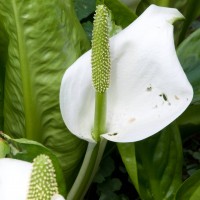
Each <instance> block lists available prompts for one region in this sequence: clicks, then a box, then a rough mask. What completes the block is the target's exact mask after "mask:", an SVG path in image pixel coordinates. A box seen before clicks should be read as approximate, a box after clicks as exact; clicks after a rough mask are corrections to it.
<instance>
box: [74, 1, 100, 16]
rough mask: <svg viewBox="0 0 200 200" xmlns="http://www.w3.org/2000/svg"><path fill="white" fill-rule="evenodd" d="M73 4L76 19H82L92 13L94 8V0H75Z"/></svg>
mask: <svg viewBox="0 0 200 200" xmlns="http://www.w3.org/2000/svg"><path fill="white" fill-rule="evenodd" d="M74 5H75V10H76V14H77V16H78V19H79V20H82V19H84V18H87V17H88V16H89V15H90V14H92V13H94V11H95V8H96V0H89V1H88V0H75V1H74Z"/></svg>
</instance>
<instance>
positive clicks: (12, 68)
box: [0, 0, 88, 187]
mask: <svg viewBox="0 0 200 200" xmlns="http://www.w3.org/2000/svg"><path fill="white" fill-rule="evenodd" d="M1 23H2V24H3V25H4V27H3V31H5V32H6V35H7V40H8V41H9V46H4V49H6V48H8V59H7V65H6V74H5V84H4V90H5V92H4V93H5V96H4V128H3V129H4V132H5V133H7V134H9V135H11V136H13V137H17V138H21V137H24V138H28V139H31V140H36V141H39V142H41V143H43V144H44V145H46V146H47V147H48V148H50V149H51V150H53V152H54V153H55V154H56V155H57V156H58V158H59V159H60V162H61V164H62V167H63V169H64V173H65V176H66V177H68V178H67V180H68V187H70V184H71V183H70V182H73V175H74V173H75V172H74V170H75V169H76V168H77V167H78V165H79V162H80V160H81V159H82V157H83V155H84V152H85V143H83V142H82V141H80V140H78V139H77V138H75V137H74V136H72V135H71V133H70V132H69V131H68V130H67V129H66V127H65V125H64V123H63V121H62V117H61V115H60V109H59V88H60V82H61V78H62V75H63V73H64V71H65V70H66V68H67V67H68V66H69V65H70V64H72V63H73V62H74V61H75V60H76V59H77V58H78V57H79V56H80V55H81V54H82V53H83V52H84V51H85V50H86V49H87V48H88V41H87V39H86V36H85V34H84V32H83V30H82V28H81V26H80V25H79V23H78V21H77V19H76V17H75V13H74V9H73V7H72V5H71V1H70V0H66V1H62V0H45V1H40V0H35V1H31V0H26V1H19V0H13V1H6V0H0V24H1ZM0 56H4V55H0ZM2 59H3V57H1V60H2Z"/></svg>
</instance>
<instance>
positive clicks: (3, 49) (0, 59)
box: [0, 23, 8, 130]
mask: <svg viewBox="0 0 200 200" xmlns="http://www.w3.org/2000/svg"><path fill="white" fill-rule="evenodd" d="M1 27H2V24H1V23H0V130H3V99H4V75H5V63H6V59H7V46H8V41H7V38H6V34H5V32H4V31H3V30H2V28H1Z"/></svg>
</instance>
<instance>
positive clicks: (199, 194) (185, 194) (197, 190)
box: [175, 170, 200, 200]
mask: <svg viewBox="0 0 200 200" xmlns="http://www.w3.org/2000/svg"><path fill="white" fill-rule="evenodd" d="M175 199H176V200H183V199H189V200H199V199H200V170H198V171H197V172H196V173H195V174H193V175H192V176H191V177H190V178H188V179H187V180H186V181H185V182H184V183H183V184H182V185H181V187H180V188H179V190H178V192H177V194H176V198H175Z"/></svg>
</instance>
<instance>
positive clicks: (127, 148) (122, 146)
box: [117, 143, 140, 193]
mask: <svg viewBox="0 0 200 200" xmlns="http://www.w3.org/2000/svg"><path fill="white" fill-rule="evenodd" d="M117 147H118V150H119V153H120V155H121V158H122V161H123V163H124V165H125V167H126V170H127V172H128V174H129V176H130V178H131V180H132V182H133V185H134V186H135V189H136V190H137V192H138V193H140V191H139V183H138V171H137V161H136V155H135V143H117Z"/></svg>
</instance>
